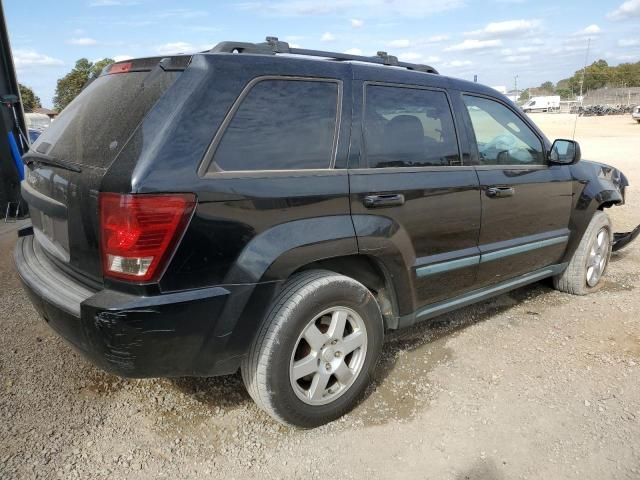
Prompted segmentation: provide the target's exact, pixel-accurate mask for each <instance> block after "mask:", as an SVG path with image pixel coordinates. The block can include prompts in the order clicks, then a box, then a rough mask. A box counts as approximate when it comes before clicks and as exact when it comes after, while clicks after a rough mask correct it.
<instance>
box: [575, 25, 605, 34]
mask: <svg viewBox="0 0 640 480" xmlns="http://www.w3.org/2000/svg"><path fill="white" fill-rule="evenodd" d="M601 33H602V29H601V28H600V27H599V26H598V25H596V24H595V23H594V24H591V25H589V26H588V27H585V28H583V29H582V30H579V31H577V32H575V33H574V34H573V35H574V36H579V37H585V36H590V35H600V34H601Z"/></svg>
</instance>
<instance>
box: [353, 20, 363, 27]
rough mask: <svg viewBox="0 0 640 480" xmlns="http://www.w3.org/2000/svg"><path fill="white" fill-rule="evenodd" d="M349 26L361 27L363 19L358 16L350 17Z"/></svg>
mask: <svg viewBox="0 0 640 480" xmlns="http://www.w3.org/2000/svg"><path fill="white" fill-rule="evenodd" d="M351 26H352V27H353V28H362V27H363V26H364V20H360V19H359V18H352V19H351Z"/></svg>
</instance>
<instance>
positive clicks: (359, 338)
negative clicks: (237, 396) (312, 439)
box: [241, 270, 384, 428]
mask: <svg viewBox="0 0 640 480" xmlns="http://www.w3.org/2000/svg"><path fill="white" fill-rule="evenodd" d="M383 335H384V329H383V321H382V315H381V313H380V309H379V307H378V303H377V302H376V299H375V297H374V296H373V295H372V293H371V292H370V291H369V290H368V289H367V288H366V287H365V286H364V285H362V284H361V283H359V282H357V281H355V280H353V279H352V278H349V277H346V276H344V275H339V274H337V273H334V272H330V271H325V270H311V271H307V272H302V273H300V274H297V275H294V276H293V277H291V279H290V280H289V281H288V282H287V283H286V284H285V286H284V287H283V289H282V292H281V293H280V295H279V296H278V297H277V298H276V300H274V302H273V304H272V307H271V309H270V311H269V313H268V315H267V318H266V319H265V321H264V323H263V325H262V327H261V329H260V331H259V332H258V333H257V334H256V337H255V339H254V341H253V343H252V345H251V348H250V351H249V354H248V355H247V357H246V358H245V360H244V361H243V363H242V366H241V370H242V378H243V380H244V384H245V386H246V388H247V391H248V392H249V394H250V395H251V397H252V398H253V400H254V401H255V402H256V404H257V405H258V406H259V407H260V408H262V409H263V410H265V411H266V412H267V413H268V414H269V415H271V416H272V417H273V418H275V419H276V420H278V421H279V422H281V423H284V424H287V425H293V426H298V427H303V428H313V427H317V426H319V425H323V424H325V423H328V422H330V421H332V420H335V419H337V418H339V417H341V416H342V415H344V414H345V413H347V412H349V411H350V410H351V409H352V408H353V407H354V406H355V405H356V404H357V402H358V400H359V399H360V397H361V395H362V393H363V392H364V390H365V389H366V387H367V385H368V384H369V379H370V377H371V375H372V374H373V371H374V369H375V365H376V362H377V360H378V357H379V355H380V350H381V348H382V339H383Z"/></svg>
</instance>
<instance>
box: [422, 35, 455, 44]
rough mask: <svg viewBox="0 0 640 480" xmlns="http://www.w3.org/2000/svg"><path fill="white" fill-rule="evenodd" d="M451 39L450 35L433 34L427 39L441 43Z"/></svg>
mask: <svg viewBox="0 0 640 480" xmlns="http://www.w3.org/2000/svg"><path fill="white" fill-rule="evenodd" d="M445 40H449V35H433V36H432V37H429V38H427V39H426V43H440V42H444V41H445Z"/></svg>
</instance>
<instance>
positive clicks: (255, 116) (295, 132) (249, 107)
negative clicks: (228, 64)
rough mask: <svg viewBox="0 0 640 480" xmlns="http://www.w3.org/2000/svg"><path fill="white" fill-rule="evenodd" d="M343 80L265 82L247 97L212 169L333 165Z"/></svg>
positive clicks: (243, 169)
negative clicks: (341, 82) (340, 82)
mask: <svg viewBox="0 0 640 480" xmlns="http://www.w3.org/2000/svg"><path fill="white" fill-rule="evenodd" d="M338 93H339V84H338V82H335V81H329V80H327V81H324V80H320V81H311V80H297V79H289V80H285V79H283V80H280V79H277V80H275V79H274V80H262V81H260V82H258V83H257V84H256V85H255V86H254V87H253V88H252V89H251V91H250V92H249V93H248V94H247V95H246V96H245V98H244V99H243V100H242V103H241V104H240V106H239V107H238V108H237V111H236V112H235V114H234V116H233V119H232V120H231V122H230V123H229V125H228V126H227V129H226V130H225V132H224V135H223V136H222V140H221V141H220V143H219V145H218V148H217V149H216V152H215V156H214V161H213V163H212V165H211V167H210V168H209V171H225V170H226V171H247V170H298V169H325V168H330V166H331V160H332V158H333V152H334V150H335V143H336V125H337V123H336V122H337V120H336V119H337V115H338Z"/></svg>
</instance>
